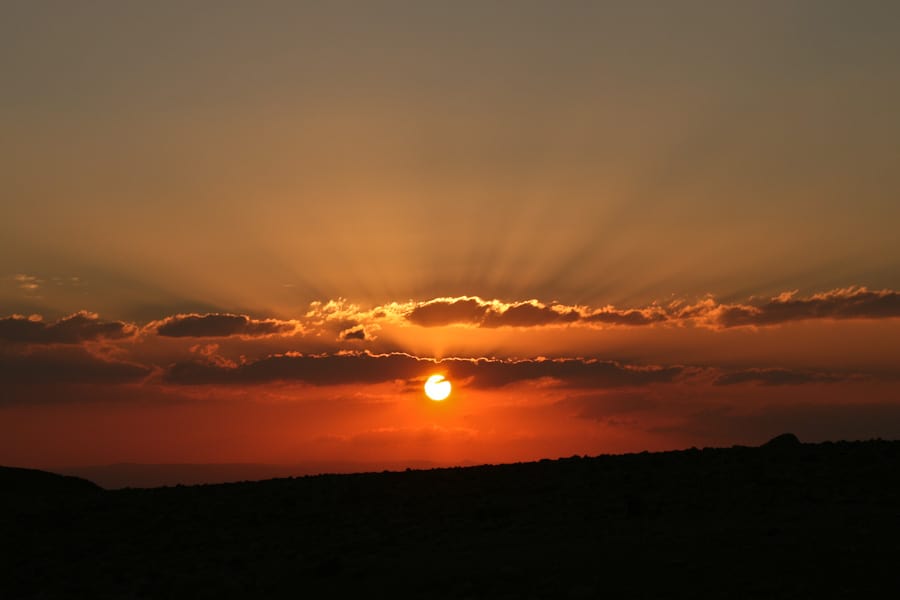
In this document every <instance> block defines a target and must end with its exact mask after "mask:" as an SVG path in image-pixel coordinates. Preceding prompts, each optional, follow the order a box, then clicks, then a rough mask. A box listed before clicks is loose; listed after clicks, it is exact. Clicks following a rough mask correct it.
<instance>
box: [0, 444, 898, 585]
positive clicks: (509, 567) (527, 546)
mask: <svg viewBox="0 0 900 600" xmlns="http://www.w3.org/2000/svg"><path fill="white" fill-rule="evenodd" d="M3 515H4V516H3V519H2V521H0V525H2V531H3V536H4V538H5V540H7V542H5V543H4V546H5V547H6V548H7V549H8V556H6V557H4V558H3V564H4V565H6V567H7V568H9V573H10V576H8V577H6V580H7V583H6V586H7V589H8V590H9V591H11V592H12V595H11V596H7V597H23V598H27V597H72V596H86V597H94V598H113V597H116V598H119V597H147V598H149V597H172V596H176V595H178V596H182V595H185V596H187V595H189V596H192V597H209V598H213V597H222V596H225V597H250V596H262V597H303V596H319V595H326V594H327V595H328V596H330V597H346V596H350V595H351V594H353V595H356V594H365V595H366V596H370V597H376V598H378V597H391V598H397V597H410V598H467V597H468V598H476V597H478V598H523V597H524V598H528V597H531V598H593V597H600V596H603V597H609V595H610V594H617V595H619V596H624V597H629V598H633V597H647V598H650V597H660V596H667V597H671V596H679V597H680V596H690V597H716V598H722V597H728V598H759V597H766V598H773V597H777V598H787V597H810V596H812V595H824V594H828V595H829V596H830V597H834V596H835V595H837V596H838V597H840V596H845V597H857V596H858V595H859V594H867V595H874V594H876V593H878V594H879V595H883V596H884V595H885V594H887V596H885V597H889V596H890V594H889V592H892V591H900V583H898V578H897V577H896V575H895V572H896V564H895V562H896V557H897V556H898V555H900V442H888V441H880V440H878V441H869V442H852V443H850V442H840V443H825V444H800V443H799V442H796V440H793V441H792V440H791V439H789V438H783V439H780V440H778V441H777V442H776V443H772V444H768V445H765V446H763V447H759V448H744V447H735V448H727V449H703V450H698V449H690V450H684V451H679V452H664V453H656V454H650V453H642V454H632V455H625V456H601V457H596V458H583V457H572V458H567V459H560V460H555V461H540V462H535V463H523V464H513V465H497V466H483V467H469V468H458V469H436V470H429V471H409V472H385V473H370V474H358V475H326V476H316V477H304V478H294V479H276V480H269V481H262V482H255V483H238V484H225V485H206V486H192V487H175V488H159V489H147V490H119V491H106V492H103V493H101V494H91V495H77V494H76V495H73V496H71V497H68V498H67V497H64V496H59V497H57V498H55V500H47V499H44V500H43V501H42V502H39V503H28V504H24V505H23V504H15V505H13V504H9V505H7V506H6V507H5V510H4V511H3Z"/></svg>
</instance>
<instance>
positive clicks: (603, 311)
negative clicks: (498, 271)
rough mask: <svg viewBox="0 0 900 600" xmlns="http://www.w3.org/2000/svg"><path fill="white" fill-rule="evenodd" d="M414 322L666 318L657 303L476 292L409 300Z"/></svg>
mask: <svg viewBox="0 0 900 600" xmlns="http://www.w3.org/2000/svg"><path fill="white" fill-rule="evenodd" d="M404 317H405V319H406V320H407V321H408V322H410V323H413V324H414V325H420V326H423V327H439V326H444V325H454V324H463V325H475V326H478V327H488V328H490V327H540V326H545V325H565V324H570V323H604V324H609V325H649V324H651V323H657V322H660V321H664V320H666V315H665V313H664V312H662V310H661V309H660V308H659V307H657V306H651V307H649V308H645V309H628V310H618V309H616V308H614V307H612V306H607V307H604V308H598V309H590V308H587V307H582V306H570V305H565V304H559V303H551V304H544V303H542V302H539V301H537V300H525V301H521V302H502V301H500V300H483V299H481V298H479V297H477V296H460V297H458V298H435V299H434V300H428V301H427V302H421V303H413V304H412V305H410V306H408V307H407V308H406V310H405V314H404Z"/></svg>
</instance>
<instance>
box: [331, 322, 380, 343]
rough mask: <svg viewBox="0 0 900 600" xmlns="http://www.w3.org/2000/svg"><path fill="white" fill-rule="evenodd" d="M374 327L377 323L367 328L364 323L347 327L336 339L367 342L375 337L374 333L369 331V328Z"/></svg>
mask: <svg viewBox="0 0 900 600" xmlns="http://www.w3.org/2000/svg"><path fill="white" fill-rule="evenodd" d="M376 327H377V325H373V326H370V327H368V328H367V327H366V326H365V325H355V326H353V327H348V328H347V329H345V330H343V331H342V332H341V333H340V334H339V335H338V339H339V340H342V341H345V342H348V341H354V340H355V341H360V342H369V341H372V340H374V339H375V335H374V334H373V333H372V332H371V329H373V328H376Z"/></svg>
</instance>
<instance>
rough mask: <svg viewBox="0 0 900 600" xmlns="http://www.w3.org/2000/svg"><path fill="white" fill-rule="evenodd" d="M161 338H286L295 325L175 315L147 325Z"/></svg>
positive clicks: (223, 316)
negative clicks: (273, 336)
mask: <svg viewBox="0 0 900 600" xmlns="http://www.w3.org/2000/svg"><path fill="white" fill-rule="evenodd" d="M149 327H150V328H151V329H154V330H155V331H156V334H157V335H160V336H163V337H229V336H243V337H262V336H267V335H286V334H291V333H294V332H295V331H296V330H297V323H296V322H292V321H280V320H278V319H251V318H250V317H248V316H246V315H232V314H203V315H198V314H190V315H175V316H172V317H167V318H165V319H163V320H161V321H156V322H154V323H151V324H150V325H149Z"/></svg>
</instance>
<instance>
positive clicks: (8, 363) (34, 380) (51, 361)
mask: <svg viewBox="0 0 900 600" xmlns="http://www.w3.org/2000/svg"><path fill="white" fill-rule="evenodd" d="M150 372H151V369H150V368H149V367H146V366H143V365H137V364H134V363H128V362H121V361H115V360H107V359H104V358H101V357H99V356H96V355H94V354H91V353H89V352H87V351H85V350H84V349H83V348H80V347H68V348H63V349H57V350H53V351H49V350H42V351H39V352H31V353H26V354H19V353H4V354H2V355H0V384H2V385H17V384H29V385H30V384H41V385H46V384H71V383H93V384H118V383H130V382H136V381H140V380H142V379H143V378H145V377H147V376H148V375H149V374H150Z"/></svg>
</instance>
